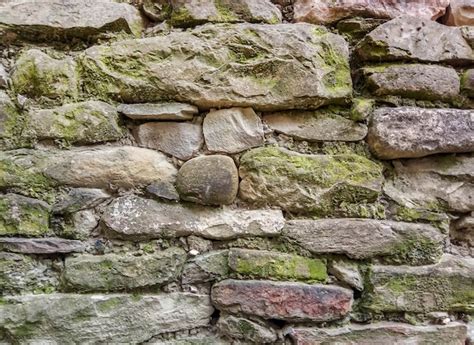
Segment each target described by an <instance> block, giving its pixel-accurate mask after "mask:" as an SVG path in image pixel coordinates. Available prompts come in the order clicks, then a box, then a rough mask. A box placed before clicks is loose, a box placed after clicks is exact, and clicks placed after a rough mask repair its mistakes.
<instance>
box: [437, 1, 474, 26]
mask: <svg viewBox="0 0 474 345" xmlns="http://www.w3.org/2000/svg"><path fill="white" fill-rule="evenodd" d="M444 22H445V23H446V25H452V26H463V25H470V26H474V5H473V4H472V2H471V1H469V0H451V1H450V3H449V7H448V11H447V14H446V16H445V20H444Z"/></svg>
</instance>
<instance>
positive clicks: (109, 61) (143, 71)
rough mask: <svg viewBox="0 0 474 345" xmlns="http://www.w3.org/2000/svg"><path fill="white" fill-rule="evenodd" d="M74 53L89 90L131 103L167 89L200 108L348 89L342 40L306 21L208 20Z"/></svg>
mask: <svg viewBox="0 0 474 345" xmlns="http://www.w3.org/2000/svg"><path fill="white" fill-rule="evenodd" d="M316 29H317V30H316ZM264 47H265V48H264ZM328 56H329V57H330V58H328V59H325V57H328ZM79 60H80V65H81V66H82V70H83V73H82V74H83V78H84V82H85V85H84V90H85V91H86V92H87V93H93V94H101V95H103V96H106V97H112V98H115V99H117V98H120V99H121V100H123V101H126V102H131V103H137V102H151V101H159V100H160V99H161V98H166V97H169V95H170V94H171V95H173V97H175V99H176V100H177V101H180V102H189V103H192V104H195V105H197V106H199V108H211V107H218V108H222V107H232V106H242V107H253V108H254V109H258V110H277V109H286V108H289V107H291V108H293V107H297V108H316V107H318V106H321V105H323V104H328V103H339V102H341V101H343V100H344V99H346V98H348V97H349V96H350V95H351V93H352V91H351V79H350V73H349V65H348V48H347V43H346V42H345V41H344V39H343V38H342V37H340V36H337V35H334V34H331V33H329V32H326V30H325V29H324V28H319V29H318V28H317V27H314V26H312V25H309V24H307V25H297V26H293V25H287V24H281V25H268V26H259V25H253V24H235V25H230V26H225V27H222V26H219V25H214V26H208V25H205V26H202V27H200V28H197V29H194V30H190V31H184V32H182V31H172V32H170V33H169V34H168V35H164V36H157V37H152V38H145V39H140V40H129V41H121V42H117V43H113V44H112V45H111V46H110V47H109V46H105V45H104V46H100V45H99V46H95V47H92V48H89V49H87V50H86V51H85V52H84V54H83V55H82V56H81V57H80V59H79ZM303 61H307V63H303ZM131 66H133V67H131ZM307 66H310V67H307ZM131 70H133V71H132V72H131ZM217 71H219V73H216V72H217ZM130 73H132V75H130ZM275 75H278V76H279V78H275Z"/></svg>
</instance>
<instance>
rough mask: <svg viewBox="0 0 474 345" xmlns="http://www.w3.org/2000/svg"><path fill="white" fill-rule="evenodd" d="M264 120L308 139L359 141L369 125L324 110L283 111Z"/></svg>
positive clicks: (302, 138) (274, 126) (265, 117)
mask: <svg viewBox="0 0 474 345" xmlns="http://www.w3.org/2000/svg"><path fill="white" fill-rule="evenodd" d="M263 121H264V122H265V123H266V124H267V125H268V126H270V128H271V129H273V130H274V131H276V132H278V133H283V134H286V135H289V136H292V137H295V138H297V139H301V140H307V141H359V140H363V139H364V138H365V136H366V135H367V126H366V125H363V124H359V123H355V122H353V121H351V120H349V119H346V118H344V117H342V116H340V115H336V114H330V113H328V112H324V111H318V110H316V111H314V112H309V111H297V110H293V111H283V112H278V113H270V114H266V115H265V116H264V117H263Z"/></svg>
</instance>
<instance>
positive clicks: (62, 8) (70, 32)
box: [0, 0, 142, 41]
mask: <svg viewBox="0 0 474 345" xmlns="http://www.w3.org/2000/svg"><path fill="white" fill-rule="evenodd" d="M0 18H1V19H0V26H2V29H3V30H4V31H5V32H10V33H14V34H17V35H19V36H20V37H21V38H24V39H27V40H34V41H48V40H61V39H63V40H67V39H71V38H73V37H77V38H83V39H89V38H91V37H94V36H97V35H98V34H100V33H117V32H121V31H123V32H127V33H133V34H136V35H138V34H139V33H140V31H141V28H142V20H141V17H140V14H139V12H138V10H137V9H135V8H134V7H133V6H131V5H128V4H124V3H116V2H113V1H107V0H99V1H97V0H81V1H75V0H61V1H59V0H42V1H31V0H30V1H17V2H12V3H10V4H6V5H4V6H1V7H0Z"/></svg>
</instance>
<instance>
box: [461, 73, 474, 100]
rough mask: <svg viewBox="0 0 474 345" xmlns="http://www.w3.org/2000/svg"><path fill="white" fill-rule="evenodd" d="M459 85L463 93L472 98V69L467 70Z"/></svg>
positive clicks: (473, 93) (473, 89) (473, 77)
mask: <svg viewBox="0 0 474 345" xmlns="http://www.w3.org/2000/svg"><path fill="white" fill-rule="evenodd" d="M461 83H462V85H461V86H462V89H463V91H464V92H465V93H466V94H467V95H468V96H469V97H474V69H469V70H467V71H466V72H465V73H464V74H463V76H462V79H461Z"/></svg>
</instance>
